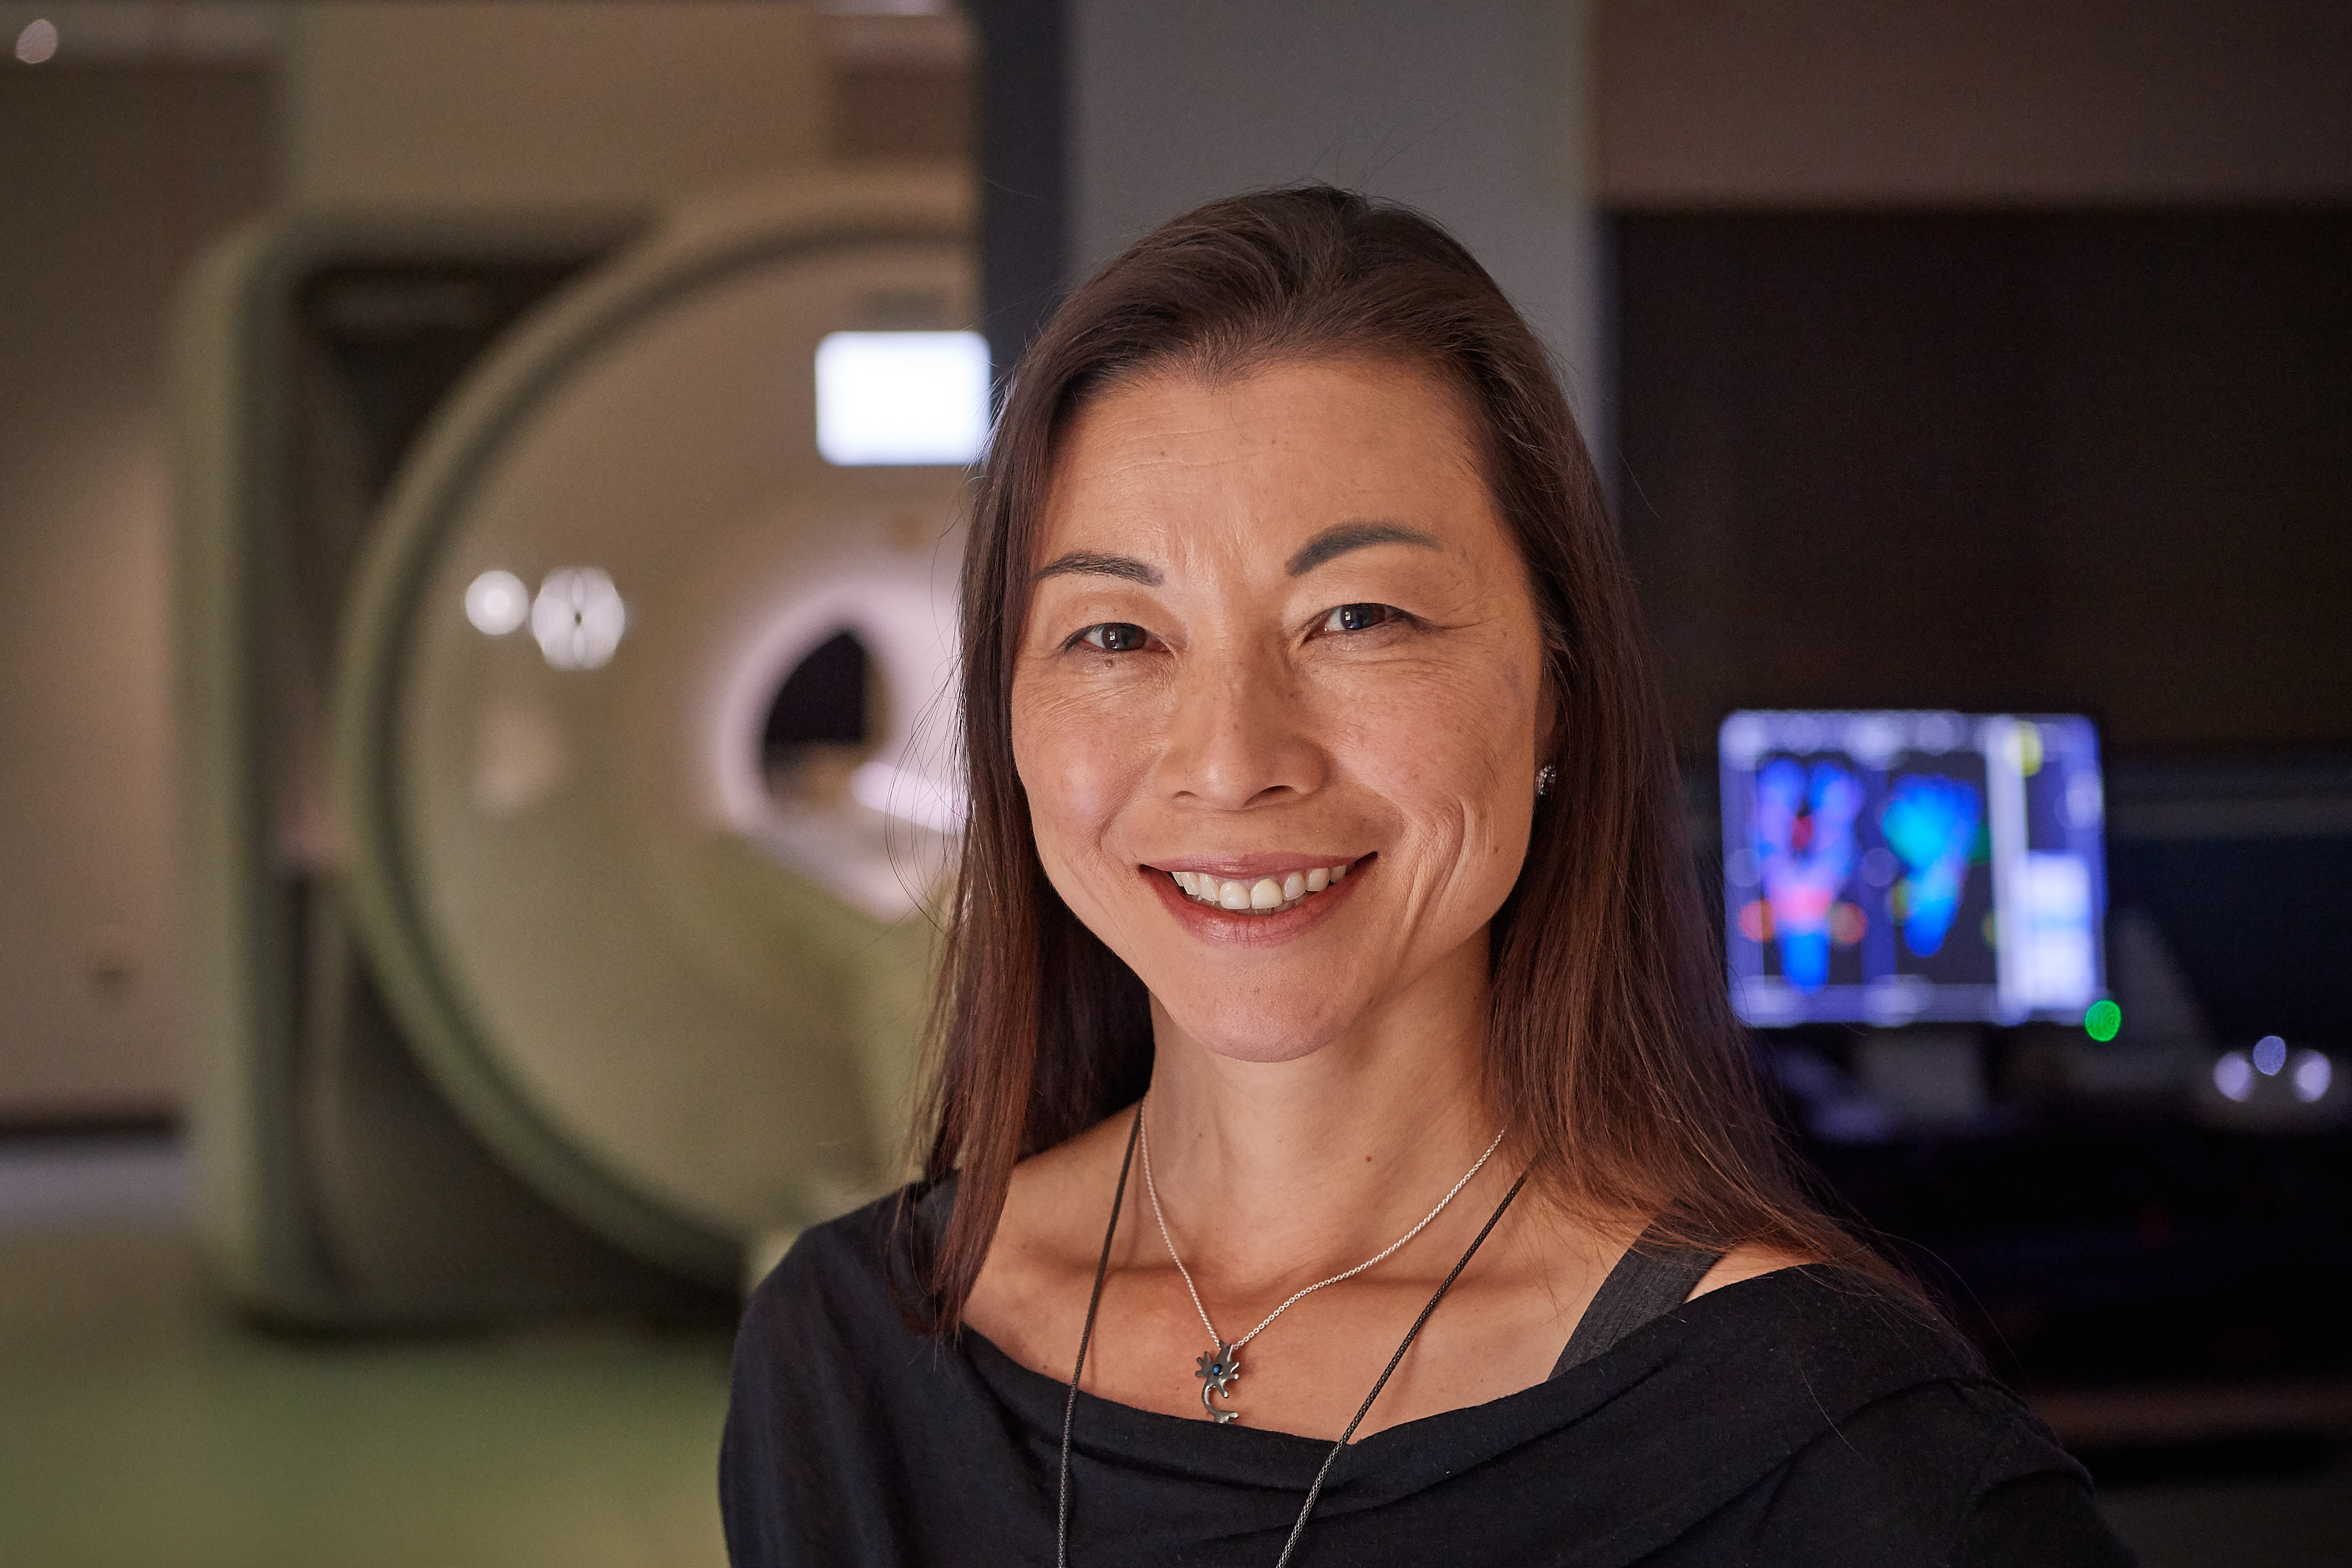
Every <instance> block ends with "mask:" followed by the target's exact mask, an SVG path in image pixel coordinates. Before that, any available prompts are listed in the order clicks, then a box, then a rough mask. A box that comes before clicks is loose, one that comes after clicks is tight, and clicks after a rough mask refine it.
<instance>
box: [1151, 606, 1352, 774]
mask: <svg viewBox="0 0 2352 1568" xmlns="http://www.w3.org/2000/svg"><path fill="white" fill-rule="evenodd" d="M1328 772H1329V753H1328V751H1327V749H1326V748H1325V747H1324V745H1323V743H1322V740H1321V738H1320V737H1318V735H1317V734H1316V732H1315V724H1314V716H1313V712H1312V707H1311V705H1310V704H1309V703H1307V701H1306V700H1305V693H1304V692H1303V691H1302V689H1301V683H1300V682H1299V681H1298V679H1297V676H1296V674H1294V672H1292V671H1291V670H1290V669H1289V668H1288V667H1287V664H1286V661H1284V660H1283V659H1282V657H1281V655H1280V653H1279V652H1278V651H1277V650H1275V649H1271V648H1268V647H1265V646H1240V647H1225V648H1218V649H1214V650H1195V651H1194V653H1193V655H1192V657H1191V658H1190V659H1188V660H1187V661H1186V662H1185V666H1184V668H1183V669H1182V670H1181V673H1180V674H1179V675H1178V677H1177V691H1176V703H1175V708H1174V712H1173V713H1172V715H1171V718H1170V722H1169V728H1168V734H1167V736H1166V740H1165V745H1164V747H1163V748H1162V750H1161V752H1160V763H1159V766H1158V769H1157V775H1156V778H1155V780H1154V782H1155V783H1156V784H1157V785H1158V787H1159V789H1160V791H1161V793H1162V794H1163V795H1164V796H1165V797H1166V798H1168V799H1170V800H1190V801H1192V803H1195V804H1198V805H1202V806H1209V807H1213V808H1216V809H1219V810H1243V809H1244V808H1246V807H1251V806H1257V805H1265V804H1270V803H1272V802H1274V801H1276V800H1284V799H1295V798H1297V797H1299V796H1304V795H1309V794H1312V793H1313V792H1314V791H1315V790H1317V789H1320V788H1322V786H1323V783H1324V780H1325V779H1326V778H1327V776H1328Z"/></svg>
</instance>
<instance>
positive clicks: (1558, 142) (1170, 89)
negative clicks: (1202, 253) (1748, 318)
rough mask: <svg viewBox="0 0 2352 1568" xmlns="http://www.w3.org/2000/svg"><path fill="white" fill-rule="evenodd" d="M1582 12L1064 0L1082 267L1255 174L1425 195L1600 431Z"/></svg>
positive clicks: (1425, 205)
mask: <svg viewBox="0 0 2352 1568" xmlns="http://www.w3.org/2000/svg"><path fill="white" fill-rule="evenodd" d="M1583 16H1584V6H1583V5H1581V4H1578V3H1553V4H1543V3H1538V0H1454V3H1451V4H1446V5H1364V4H1352V5H1351V4H1348V3H1346V0H1284V3H1283V4H1280V5H1269V4H1265V0H1188V3H1187V4H1184V5H1167V4H1161V3H1157V0H1069V17H1070V25H1071V41H1070V81H1071V105H1070V174H1071V246H1070V251H1071V256H1072V258H1073V265H1074V269H1075V272H1076V276H1078V277H1084V276H1085V275H1086V274H1087V273H1089V272H1091V271H1093V270H1094V268H1096V267H1099V266H1100V265H1101V264H1102V263H1103V262H1105V261H1107V260H1108V259H1109V258H1110V257H1111V256H1114V255H1116V254H1117V253H1118V250H1119V249H1120V248H1121V247H1122V246H1125V245H1127V244H1128V243H1129V242H1130V241H1132V240H1134V239H1135V238H1137V237H1138V236H1139V235H1142V234H1143V233H1145V232H1146V231H1148V230H1149V229H1150V228H1152V227H1153V226H1154V225H1158V224H1160V223H1161V222H1163V221H1165V220H1167V219H1169V218H1171V217H1174V216H1176V215H1177V214H1180V213H1182V212H1184V211H1186V210H1187V209H1189V208H1191V207H1193V206H1196V205H1198V204H1201V203H1202V202H1205V201H1209V200H1211V199H1213V198H1215V197H1218V196H1226V195H1232V194H1234V193H1236V192H1240V191H1244V190H1249V189H1252V188H1255V187H1258V186H1264V185H1272V184H1279V183H1288V182H1292V181H1297V180H1307V179H1318V180H1327V181H1329V182H1331V183H1335V184H1341V185H1349V186H1354V187H1356V188H1359V189H1361V190H1365V191H1369V192H1371V193H1376V194H1380V195H1383V196H1389V197H1392V198H1395V199H1397V200H1401V201H1404V202H1408V203H1410V204H1412V205H1414V206H1417V207H1420V208H1422V209H1423V210H1424V211H1426V212H1428V213H1430V214H1433V215H1434V216H1436V217H1437V218H1438V219H1440V220H1441V221H1443V222H1444V223H1445V224H1446V225H1448V226H1450V227H1451V228H1452V229H1453V230H1454V233H1455V234H1456V235H1459V236H1460V237H1461V239H1462V240H1463V242H1464V243H1465V244H1466V245H1467V246H1469V247H1470V249H1471V251H1472V252H1473V253H1474V254H1475V255H1476V256H1477V257H1478V258H1479V260H1481V261H1482V262H1484V263H1485V264H1486V267H1487V269H1488V270H1489V271H1491V272H1492V273H1493V274H1494V275H1495V277H1496V281H1497V282H1498V283H1500V284H1501V285H1502V286H1503V288H1504V290H1505V291H1506V292H1507V293H1508V294H1509V295H1510V296H1511V298H1513V299H1514V300H1515V301H1516V302H1517V304H1518V306H1519V308H1521V309H1522V310H1523V311H1525V312H1526V313H1527V315H1528V319H1529V320H1530V321H1531V322H1532V323H1533V324H1534V326H1535V328H1536V329H1537V330H1538V332H1539V333H1541V334H1542V335H1543V337H1544V338H1545V340H1546V341H1547V342H1549V344H1550V346H1551V348H1552V350H1553V352H1554V353H1555V354H1556V355H1557V356H1558V357H1559V360H1560V361H1562V363H1563V365H1564V367H1565V368H1566V370H1567V371H1568V372H1569V380H1570V396H1571V399H1572V400H1573V401H1574V402H1575V404H1576V407H1577V413H1578V415H1579V417H1580V418H1581V419H1583V420H1584V421H1585V422H1586V425H1587V432H1588V435H1593V434H1599V433H1597V432H1596V431H1595V429H1594V422H1595V421H1596V420H1597V419H1600V418H1601V417H1602V416H1604V415H1605V413H1606V403H1605V399H1604V396H1603V386H1602V382H1601V375H1600V369H1601V360H1602V350H1601V308H1600V301H1601V296H1600V289H1599V276H1598V272H1597V270H1596V254H1595V250H1594V245H1593V239H1594V235H1593V229H1592V226H1591V216H1590V212H1589V209H1588V207H1587V205H1586V200H1585V189H1586V168H1585V158H1584V155H1583V151H1582V147H1583V132H1582V125H1583V104H1582V98H1581V94H1582V82H1583V72H1582V48H1583V40H1582V32H1583ZM1596 444H1601V445H1605V444H1606V438H1605V434H1601V439H1600V440H1599V441H1598V442H1596Z"/></svg>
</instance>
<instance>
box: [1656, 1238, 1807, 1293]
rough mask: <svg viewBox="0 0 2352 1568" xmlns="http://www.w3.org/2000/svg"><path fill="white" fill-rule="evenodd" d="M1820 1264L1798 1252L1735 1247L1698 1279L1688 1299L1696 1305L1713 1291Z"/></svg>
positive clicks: (1769, 1248)
mask: <svg viewBox="0 0 2352 1568" xmlns="http://www.w3.org/2000/svg"><path fill="white" fill-rule="evenodd" d="M1820 1261H1821V1260H1820V1259H1819V1258H1809V1257H1806V1256H1804V1255H1803V1254H1801V1253H1796V1252H1784V1251H1781V1250H1780V1249H1778V1248H1775V1247H1758V1246H1752V1245H1751V1246H1740V1247H1735V1248H1733V1249H1731V1250H1730V1251H1728V1252H1726V1253H1725V1254H1724V1255H1723V1256H1722V1257H1720V1258H1718V1259H1717V1260H1716V1261H1715V1267H1714V1268H1712V1269H1709V1270H1707V1271H1706V1273H1705V1274H1702V1275H1701V1276H1699V1281H1698V1283H1697V1285H1696V1286H1695V1287H1694V1288H1693V1289H1692V1291H1691V1293H1690V1298H1689V1299H1690V1300H1692V1301H1696V1300H1698V1299H1699V1298H1700V1297H1701V1296H1704V1295H1706V1293H1707V1292H1709V1291H1720V1290H1721V1289H1723V1288H1724V1287H1725V1286H1726V1285H1737V1284H1738V1283H1739V1282H1740V1281H1743V1280H1753V1279H1756V1278H1757V1277H1758V1276H1759V1275H1763V1274H1771V1273H1777V1272H1779V1271H1780V1270H1782V1269H1801V1268H1803V1267H1804V1266H1805V1265H1807V1264H1809V1263H1818V1262H1820Z"/></svg>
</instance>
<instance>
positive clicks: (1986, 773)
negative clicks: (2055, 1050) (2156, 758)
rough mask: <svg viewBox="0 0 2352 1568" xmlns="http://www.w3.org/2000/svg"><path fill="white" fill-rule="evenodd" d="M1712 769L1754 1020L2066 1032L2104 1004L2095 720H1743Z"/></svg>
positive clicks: (1867, 716)
mask: <svg viewBox="0 0 2352 1568" xmlns="http://www.w3.org/2000/svg"><path fill="white" fill-rule="evenodd" d="M1720 758H1721V769H1722V787H1723V835H1724V838H1723V843H1724V893H1725V904H1726V909H1725V916H1726V923H1725V936H1726V944H1727V955H1728V958H1729V967H1730V981H1731V989H1732V999H1733V1001H1734V1003H1735V1005H1736V1006H1737V1007H1738V1009H1739V1012H1740V1015H1741V1017H1742V1018H1744V1019H1747V1020H1748V1022H1750V1023H1752V1024H1757V1025H1783V1024H1793V1023H1807V1022H1865V1023H1878V1024H1899V1023H1906V1022H1911V1021H1914V1020H1946V1021H1963V1020H1965V1021H1983V1022H2010V1023H2014V1022H2022V1021H2024V1020H2025V1019H2030V1018H2053V1019H2059V1018H2063V1019H2079V1018H2080V1017H2081V1016H2082V1012H2083V1009H2084V1008H2086V1007H2088V1006H2089V1005H2090V1004H2091V1003H2092V1002H2093V1001H2095V1000H2096V999H2098V998H2099V997H2100V996H2101V995H2102V994H2103V991H2102V986H2103V983H2104V975H2103V972H2102V963H2101V957H2100V929H2099V927H2100V916H2101V914H2102V911H2103V907H2104V904H2105V876H2104V870H2103V857H2102V852H2101V822H2100V801H2101V799H2102V791H2101V786H2100V779H2099V765H2098V744H2097V737H2096V734H2095V731H2094V730H2093V728H2092V727H2091V725H2090V723H2089V721H2088V720H2086V719H2083V718H2079V717H2074V716H2045V715H2028V716H2015V715H1964V714H1953V713H1938V712H1905V711H1885V712H1866V713H1861V712H1857V713H1841V712H1803V713H1797V712H1743V713H1737V714H1734V715H1732V716H1730V717H1729V718H1728V719H1727V720H1726V721H1725V722H1724V725H1723V728H1722V732H1721V750H1720Z"/></svg>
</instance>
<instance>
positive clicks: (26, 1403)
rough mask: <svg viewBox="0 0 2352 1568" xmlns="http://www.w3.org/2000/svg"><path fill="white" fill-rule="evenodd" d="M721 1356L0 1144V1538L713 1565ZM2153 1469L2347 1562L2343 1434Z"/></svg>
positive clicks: (349, 1564)
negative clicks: (568, 1317) (340, 1329)
mask: <svg viewBox="0 0 2352 1568" xmlns="http://www.w3.org/2000/svg"><path fill="white" fill-rule="evenodd" d="M726 1377H727V1344H726V1340H725V1336H724V1335H723V1334H718V1333H690V1332H675V1333H649V1332H646V1333H639V1332H631V1331H626V1330H617V1329H609V1328H604V1329H595V1330H586V1329H579V1330H571V1331H543V1332H537V1333H519V1334H511V1335H503V1336H491V1337H473V1338H452V1339H440V1340H423V1341H419V1340H373V1341H356V1342H355V1341H349V1340H343V1341H323V1340H300V1339H289V1338H285V1337H280V1336H274V1335H268V1334H262V1333H255V1332H254V1331H252V1330H250V1329H248V1328H246V1327H244V1326H243V1325H241V1324H239V1323H237V1322H235V1321H233V1320H232V1319H231V1318H230V1317H229V1316H228V1315H227V1314H226V1313H225V1312H222V1311H221V1309H220V1308H219V1306H218V1304H217V1303H216V1301H215V1299H214V1298H213V1296H212V1295H211V1294H210V1292H209V1291H207V1290H206V1288H205V1282H204V1279H203V1270H202V1268H201V1264H200V1261H199V1260H198V1258H197V1255H196V1251H195V1248H194V1243H193V1241H192V1240H191V1239H190V1236H189V1232H188V1226H187V1217H186V1200H185V1175H184V1167H183V1166H182V1164H181V1162H180V1160H179V1156H178V1155H177V1153H176V1152H175V1151H174V1150H173V1149H172V1148H171V1147H170V1145H168V1144H166V1143H163V1141H161V1140H114V1141H111V1142H110V1143H108V1144H105V1145H96V1144H92V1145H67V1144H60V1143H58V1142H57V1141H55V1140H39V1141H36V1142H33V1143H30V1144H27V1145H16V1146H11V1145H5V1144H0V1563H6V1564H12V1565H13V1564H17V1563H23V1564H27V1565H38V1568H151V1565H152V1568H329V1565H331V1568H655V1565H656V1564H658V1565H660V1568H719V1565H721V1564H723V1563H725V1561H726V1552H725V1548H724V1546H723V1543H722V1542H721V1541H720V1539H719V1525H718V1519H717V1513H716V1500H715V1492H714V1485H715V1483H714V1479H713V1477H714V1467H715V1464H716V1460H717V1452H718V1441H719V1423H720V1420H721V1418H722V1417H723V1416H724V1414H725V1409H726V1398H727V1382H726ZM2176 1468H2177V1467H2176ZM2138 1469H2139V1472H2140V1473H2139V1474H2137V1476H2136V1477H2135V1478H2134V1479H2131V1481H2130V1483H2129V1484H2118V1485H2110V1486H2108V1487H2107V1488H2106V1490H2105V1491H2104V1492H2103V1494H2102V1495H2103V1499H2104V1500H2105V1504H2106V1507H2107V1510H2108V1513H2109V1516H2110V1517H2111V1518H2112V1519H2113V1520H2114V1521H2115V1522H2116V1527H2117V1529H2118V1530H2119V1531H2122V1533H2123V1534H2124V1535H2125V1536H2126V1539H2128V1540H2130V1541H2131V1542H2133V1544H2134V1545H2135V1546H2137V1548H2138V1550H2139V1551H2140V1552H2141V1553H2142V1556H2143V1558H2144V1561H2145V1562H2146V1563H2147V1568H2220V1565H2222V1564H2228V1565H2230V1568H2344V1565H2345V1564H2347V1563H2352V1451H2347V1449H2344V1448H2336V1449H2334V1450H2332V1451H2331V1450H2327V1449H2325V1448H2321V1449H2313V1448H2309V1447H2308V1446H2306V1447H2305V1448H2299V1449H2296V1450H2294V1453H2293V1454H2292V1455H2291V1456H2290V1457H2289V1458H2285V1459H2284V1460H2282V1461H2281V1462H2279V1463H2278V1464H2275V1465H2272V1466H2270V1467H2269V1468H2268V1469H2265V1468H2264V1466H2263V1464H2262V1463H2259V1462H2257V1463H2255V1464H2253V1465H2252V1467H2251V1468H2250V1467H2249V1466H2248V1465H2247V1464H2246V1463H2245V1462H2243V1456H2241V1457H2240V1458H2239V1460H2237V1461H2235V1462H2223V1463H2220V1464H2212V1465H2207V1466H2205V1467H2204V1468H2203V1469H2202V1471H2201V1473H2200V1472H2199V1471H2197V1470H2195V1469H2192V1470H2191V1471H2190V1472H2189V1473H2181V1474H2164V1473H2161V1472H2162V1471H2163V1469H2164V1467H2163V1466H2162V1465H2161V1464H2160V1463H2159V1464H2158V1465H2157V1466H2156V1467H2155V1472H2157V1473H2153V1474H2152V1473H2150V1471H2149V1469H2148V1467H2147V1465H2146V1464H2145V1463H2142V1464H2141V1465H2140V1466H2139V1467H2138ZM2233 1471H2234V1472H2235V1473H2231V1472H2233ZM2118 1479H2122V1478H2121V1477H2118Z"/></svg>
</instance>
